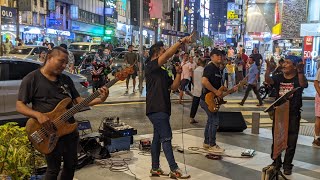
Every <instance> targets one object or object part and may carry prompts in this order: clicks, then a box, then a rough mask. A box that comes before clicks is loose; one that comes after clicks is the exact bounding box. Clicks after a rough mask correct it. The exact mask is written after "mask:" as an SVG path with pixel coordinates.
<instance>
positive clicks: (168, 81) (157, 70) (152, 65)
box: [145, 36, 191, 179]
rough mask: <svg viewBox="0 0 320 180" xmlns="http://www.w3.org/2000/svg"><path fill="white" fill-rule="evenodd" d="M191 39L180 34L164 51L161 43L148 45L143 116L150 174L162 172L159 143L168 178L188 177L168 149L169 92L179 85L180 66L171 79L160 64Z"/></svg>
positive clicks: (169, 148)
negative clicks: (148, 128)
mask: <svg viewBox="0 0 320 180" xmlns="http://www.w3.org/2000/svg"><path fill="white" fill-rule="evenodd" d="M190 41H191V37H190V36H188V37H184V38H182V39H180V40H179V41H178V42H177V43H175V44H174V45H173V46H171V47H170V48H169V49H167V50H165V49H164V45H163V42H158V43H156V44H154V45H152V46H151V47H150V51H149V55H150V57H149V59H148V60H147V62H146V72H145V73H146V89H147V95H146V115H147V116H148V118H149V120H150V121H151V123H152V125H153V140H152V145H151V160H152V169H151V170H150V173H151V175H152V176H159V175H164V174H165V173H164V172H163V170H162V169H161V168H160V161H159V157H160V151H161V145H162V149H163V152H164V154H165V157H166V159H167V161H168V163H169V167H170V173H169V176H170V178H181V179H182V178H183V179H186V178H189V177H190V175H188V174H185V173H183V172H182V170H181V169H180V168H179V167H178V165H177V163H176V161H175V159H174V155H173V150H172V144H171V140H172V130H171V126H170V115H171V102H170V91H171V90H173V91H174V90H176V89H178V87H179V84H180V79H181V73H182V69H181V66H176V70H177V76H176V78H175V79H174V80H172V75H170V74H171V73H169V72H168V70H167V69H166V68H165V67H163V65H164V64H166V63H167V61H168V60H169V58H170V57H172V56H173V54H174V53H175V52H177V50H178V48H179V47H180V46H181V45H183V44H185V43H189V42H190Z"/></svg>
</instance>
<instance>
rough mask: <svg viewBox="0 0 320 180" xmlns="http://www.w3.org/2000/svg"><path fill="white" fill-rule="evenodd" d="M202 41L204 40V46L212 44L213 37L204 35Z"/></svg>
mask: <svg viewBox="0 0 320 180" xmlns="http://www.w3.org/2000/svg"><path fill="white" fill-rule="evenodd" d="M201 42H202V44H203V46H205V47H209V46H212V44H213V42H212V39H211V38H210V37H209V36H203V37H202V38H201Z"/></svg>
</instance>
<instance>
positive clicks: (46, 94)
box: [16, 47, 109, 180]
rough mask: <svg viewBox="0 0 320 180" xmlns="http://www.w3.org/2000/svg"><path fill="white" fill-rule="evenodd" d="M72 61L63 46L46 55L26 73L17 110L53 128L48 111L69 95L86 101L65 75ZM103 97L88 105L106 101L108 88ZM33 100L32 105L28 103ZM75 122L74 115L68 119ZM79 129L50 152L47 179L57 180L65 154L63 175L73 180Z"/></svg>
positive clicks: (73, 98)
mask: <svg viewBox="0 0 320 180" xmlns="http://www.w3.org/2000/svg"><path fill="white" fill-rule="evenodd" d="M67 64H68V52H67V50H66V49H64V48H62V47H55V48H53V49H52V50H50V51H49V52H48V54H47V56H46V60H45V62H44V65H43V66H42V67H41V68H40V69H37V70H35V71H33V72H31V73H29V74H28V75H27V76H25V77H24V78H23V80H22V82H21V86H20V89H19V94H18V101H17V102H16V108H17V111H18V112H19V113H21V114H23V115H25V116H28V117H31V118H35V119H37V120H38V121H39V123H40V124H42V125H43V126H44V127H46V128H48V129H49V128H50V127H52V123H51V121H50V119H49V118H48V116H46V115H45V114H44V113H47V112H51V111H52V110H54V108H55V107H56V106H57V105H58V103H59V102H60V101H61V100H63V99H65V98H72V100H73V103H74V104H78V103H80V102H81V101H83V98H81V97H80V95H79V93H78V91H77V90H76V89H75V86H74V84H73V82H72V80H71V78H70V77H69V76H67V75H65V74H62V72H63V70H64V69H65V68H66V66H67ZM99 91H100V94H101V95H100V97H99V98H96V99H94V100H93V101H92V102H90V103H89V104H88V105H89V106H93V105H96V104H99V103H102V102H104V101H105V100H106V99H107V97H108V94H109V91H108V89H107V88H105V87H102V88H101V89H99ZM30 103H32V108H30V107H28V106H27V105H26V104H30ZM68 122H69V123H74V122H75V119H74V118H73V117H72V118H70V119H69V120H68ZM78 140H79V133H78V131H77V130H76V131H74V132H72V133H70V134H67V135H65V136H62V137H61V138H59V140H58V142H57V145H56V146H55V148H54V150H53V151H52V152H51V153H49V154H47V155H46V162H47V171H46V175H45V179H46V180H56V179H57V177H58V174H59V172H60V166H61V159H62V157H63V169H62V172H61V178H60V179H63V180H72V179H73V176H74V172H75V169H76V165H77V159H78V157H77V146H78Z"/></svg>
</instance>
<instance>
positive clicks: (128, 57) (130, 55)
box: [124, 45, 138, 93]
mask: <svg viewBox="0 0 320 180" xmlns="http://www.w3.org/2000/svg"><path fill="white" fill-rule="evenodd" d="M128 51H129V52H127V53H126V54H125V55H124V62H125V63H126V64H127V65H129V66H132V67H133V69H134V73H133V74H131V75H129V76H128V77H127V81H126V85H127V90H126V93H128V92H129V80H130V77H131V78H132V80H133V92H134V93H135V92H136V90H135V89H136V77H137V71H138V66H137V62H138V55H137V53H135V52H133V46H132V45H129V46H128Z"/></svg>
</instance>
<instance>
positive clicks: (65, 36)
mask: <svg viewBox="0 0 320 180" xmlns="http://www.w3.org/2000/svg"><path fill="white" fill-rule="evenodd" d="M44 39H45V40H47V41H48V42H52V43H54V44H55V45H59V44H62V43H64V44H70V43H71V42H73V41H74V34H73V33H71V32H70V31H62V30H57V29H50V28H47V29H46V33H45V37H44Z"/></svg>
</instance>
